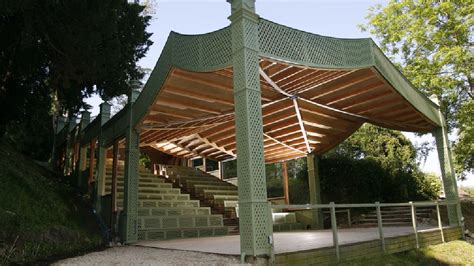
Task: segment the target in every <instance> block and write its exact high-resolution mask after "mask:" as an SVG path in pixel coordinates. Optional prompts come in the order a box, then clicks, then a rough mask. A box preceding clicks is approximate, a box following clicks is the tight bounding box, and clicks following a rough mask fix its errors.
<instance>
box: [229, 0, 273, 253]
mask: <svg viewBox="0 0 474 266" xmlns="http://www.w3.org/2000/svg"><path fill="white" fill-rule="evenodd" d="M228 2H230V3H231V7H232V15H231V16H230V17H229V19H230V20H231V22H232V24H231V27H232V29H231V30H232V65H233V70H234V76H233V80H234V102H235V125H236V138H237V175H238V177H239V224H240V249H241V252H242V253H245V254H247V255H250V256H257V255H265V254H266V255H271V253H272V244H271V243H270V242H271V241H269V240H271V239H272V231H273V230H272V229H273V228H272V219H271V214H270V212H269V206H268V203H267V190H266V181H265V163H264V157H263V130H262V106H261V95H260V76H259V71H258V68H259V58H258V51H259V44H258V16H257V15H256V14H255V1H254V0H231V1H230V0H228Z"/></svg>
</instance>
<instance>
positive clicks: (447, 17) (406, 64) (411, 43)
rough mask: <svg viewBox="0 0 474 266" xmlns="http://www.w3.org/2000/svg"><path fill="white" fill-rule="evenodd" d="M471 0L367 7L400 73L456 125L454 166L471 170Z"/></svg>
mask: <svg viewBox="0 0 474 266" xmlns="http://www.w3.org/2000/svg"><path fill="white" fill-rule="evenodd" d="M472 14H474V2H472V1H470V0H452V1H435V0H428V1H415V0H391V1H390V2H389V3H388V5H387V6H385V7H382V6H380V5H378V6H375V7H373V8H371V9H370V10H369V15H368V17H367V18H368V24H367V25H366V26H362V29H364V30H369V31H370V33H371V34H373V35H374V36H375V37H376V39H378V40H379V41H380V46H381V48H382V50H383V51H384V52H385V53H387V54H388V55H391V56H393V57H394V59H395V60H398V61H399V62H400V64H399V65H398V67H399V68H400V70H401V71H402V72H403V74H404V75H405V76H406V77H407V78H408V79H409V80H410V81H411V82H412V83H413V85H415V87H417V88H420V89H421V90H422V91H423V92H425V93H426V94H427V95H436V96H438V98H440V99H441V103H440V104H441V108H442V110H443V112H444V115H445V117H446V118H447V121H448V126H449V128H450V129H451V130H452V129H457V133H458V139H457V141H456V142H455V144H454V155H455V163H456V170H457V172H458V173H459V174H461V176H464V175H465V174H466V173H467V172H473V173H474V128H473V125H474V121H473V118H472V117H473V114H474V77H473V67H474V16H473V15H472Z"/></svg>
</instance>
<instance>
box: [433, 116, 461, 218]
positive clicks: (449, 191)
mask: <svg viewBox="0 0 474 266" xmlns="http://www.w3.org/2000/svg"><path fill="white" fill-rule="evenodd" d="M442 120H443V123H444V118H443V119H442ZM433 135H434V137H435V139H436V148H437V150H438V157H439V165H440V167H441V177H442V179H443V187H444V194H445V195H446V199H447V200H449V201H456V202H457V203H458V204H457V205H456V206H452V205H450V206H448V214H449V215H448V216H449V224H450V225H456V224H458V221H459V218H460V217H461V216H462V214H461V208H460V205H459V196H458V188H457V184H456V176H455V174H454V168H453V161H452V157H451V149H450V147H449V140H448V130H447V128H446V126H443V127H438V128H436V129H435V130H434V131H433Z"/></svg>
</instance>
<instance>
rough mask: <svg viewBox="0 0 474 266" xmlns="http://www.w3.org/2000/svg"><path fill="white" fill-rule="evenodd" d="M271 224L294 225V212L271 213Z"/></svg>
mask: <svg viewBox="0 0 474 266" xmlns="http://www.w3.org/2000/svg"><path fill="white" fill-rule="evenodd" d="M272 220H273V224H286V223H296V214H295V213H294V212H274V213H272Z"/></svg>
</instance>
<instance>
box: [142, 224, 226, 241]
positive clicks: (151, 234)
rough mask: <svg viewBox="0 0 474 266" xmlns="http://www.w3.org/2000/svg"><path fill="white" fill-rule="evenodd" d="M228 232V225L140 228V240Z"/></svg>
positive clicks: (219, 234)
mask: <svg viewBox="0 0 474 266" xmlns="http://www.w3.org/2000/svg"><path fill="white" fill-rule="evenodd" d="M227 234H228V229H227V227H226V226H218V227H207V228H180V229H170V230H165V229H154V230H138V240H169V239H178V238H191V237H210V236H223V235H227Z"/></svg>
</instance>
